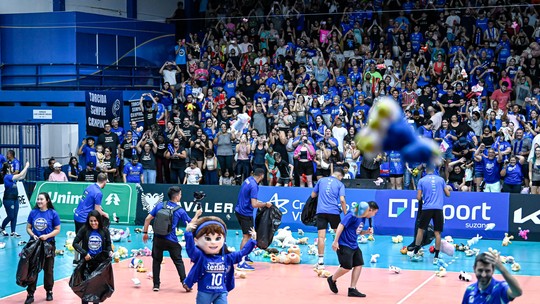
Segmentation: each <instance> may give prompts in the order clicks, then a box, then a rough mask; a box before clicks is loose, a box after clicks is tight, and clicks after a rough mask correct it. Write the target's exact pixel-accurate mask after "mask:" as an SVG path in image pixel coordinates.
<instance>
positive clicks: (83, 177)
mask: <svg viewBox="0 0 540 304" xmlns="http://www.w3.org/2000/svg"><path fill="white" fill-rule="evenodd" d="M95 168H96V164H95V163H94V162H89V163H87V164H86V169H85V170H83V171H81V172H79V175H78V176H77V181H78V182H87V183H95V182H97V176H98V172H97V171H96V170H95Z"/></svg>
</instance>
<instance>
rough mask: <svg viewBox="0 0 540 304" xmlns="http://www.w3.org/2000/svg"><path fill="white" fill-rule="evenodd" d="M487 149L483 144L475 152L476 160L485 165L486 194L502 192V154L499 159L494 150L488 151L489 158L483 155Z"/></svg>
mask: <svg viewBox="0 0 540 304" xmlns="http://www.w3.org/2000/svg"><path fill="white" fill-rule="evenodd" d="M499 148H500V147H499ZM485 149H486V145H485V144H483V143H482V144H480V146H479V147H478V149H476V151H475V152H474V160H475V161H477V162H481V163H482V164H483V169H484V170H483V172H484V192H501V174H500V168H501V163H502V161H503V155H502V152H501V150H499V151H498V153H497V158H495V150H494V149H493V148H489V149H488V153H487V156H486V155H485V154H484V153H483V152H484V150H485Z"/></svg>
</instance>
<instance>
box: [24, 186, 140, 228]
mask: <svg viewBox="0 0 540 304" xmlns="http://www.w3.org/2000/svg"><path fill="white" fill-rule="evenodd" d="M89 185H91V183H78V182H74V183H68V182H38V183H37V185H36V188H34V192H33V193H32V199H31V200H30V201H31V204H32V205H35V202H36V198H37V195H38V194H39V193H40V192H47V193H49V195H50V196H51V201H52V203H53V206H54V209H55V210H56V211H57V212H58V215H59V216H60V220H62V221H73V213H74V211H75V209H76V208H77V205H78V204H79V201H80V200H81V197H82V196H83V193H84V190H85V189H86V187H88V186H89ZM102 192H103V199H102V201H101V207H102V208H103V210H104V211H105V212H107V213H108V214H109V216H110V217H111V221H112V220H113V219H112V217H113V213H116V216H117V217H118V218H119V222H118V223H120V224H134V223H135V217H136V211H137V189H136V187H135V184H113V183H108V184H107V186H105V188H103V190H102Z"/></svg>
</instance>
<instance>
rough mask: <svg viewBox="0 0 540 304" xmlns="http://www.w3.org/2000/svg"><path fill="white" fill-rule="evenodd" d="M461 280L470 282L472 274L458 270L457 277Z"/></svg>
mask: <svg viewBox="0 0 540 304" xmlns="http://www.w3.org/2000/svg"><path fill="white" fill-rule="evenodd" d="M458 278H459V279H460V280H461V281H465V282H470V281H471V280H472V276H471V275H470V274H469V273H466V272H465V271H460V272H459V277H458Z"/></svg>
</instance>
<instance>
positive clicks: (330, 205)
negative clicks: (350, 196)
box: [313, 176, 345, 214]
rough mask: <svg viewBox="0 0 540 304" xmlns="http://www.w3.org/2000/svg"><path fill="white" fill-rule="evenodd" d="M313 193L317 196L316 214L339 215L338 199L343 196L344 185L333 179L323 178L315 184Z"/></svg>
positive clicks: (330, 177)
mask: <svg viewBox="0 0 540 304" xmlns="http://www.w3.org/2000/svg"><path fill="white" fill-rule="evenodd" d="M313 192H315V193H317V194H318V195H319V199H318V203H317V214H320V213H327V214H340V213H341V208H340V206H341V204H340V201H339V198H340V197H341V196H345V185H343V183H342V182H341V181H340V180H339V179H337V178H335V177H333V176H329V177H323V178H322V179H321V180H320V181H318V182H317V184H316V185H315V188H313Z"/></svg>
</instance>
